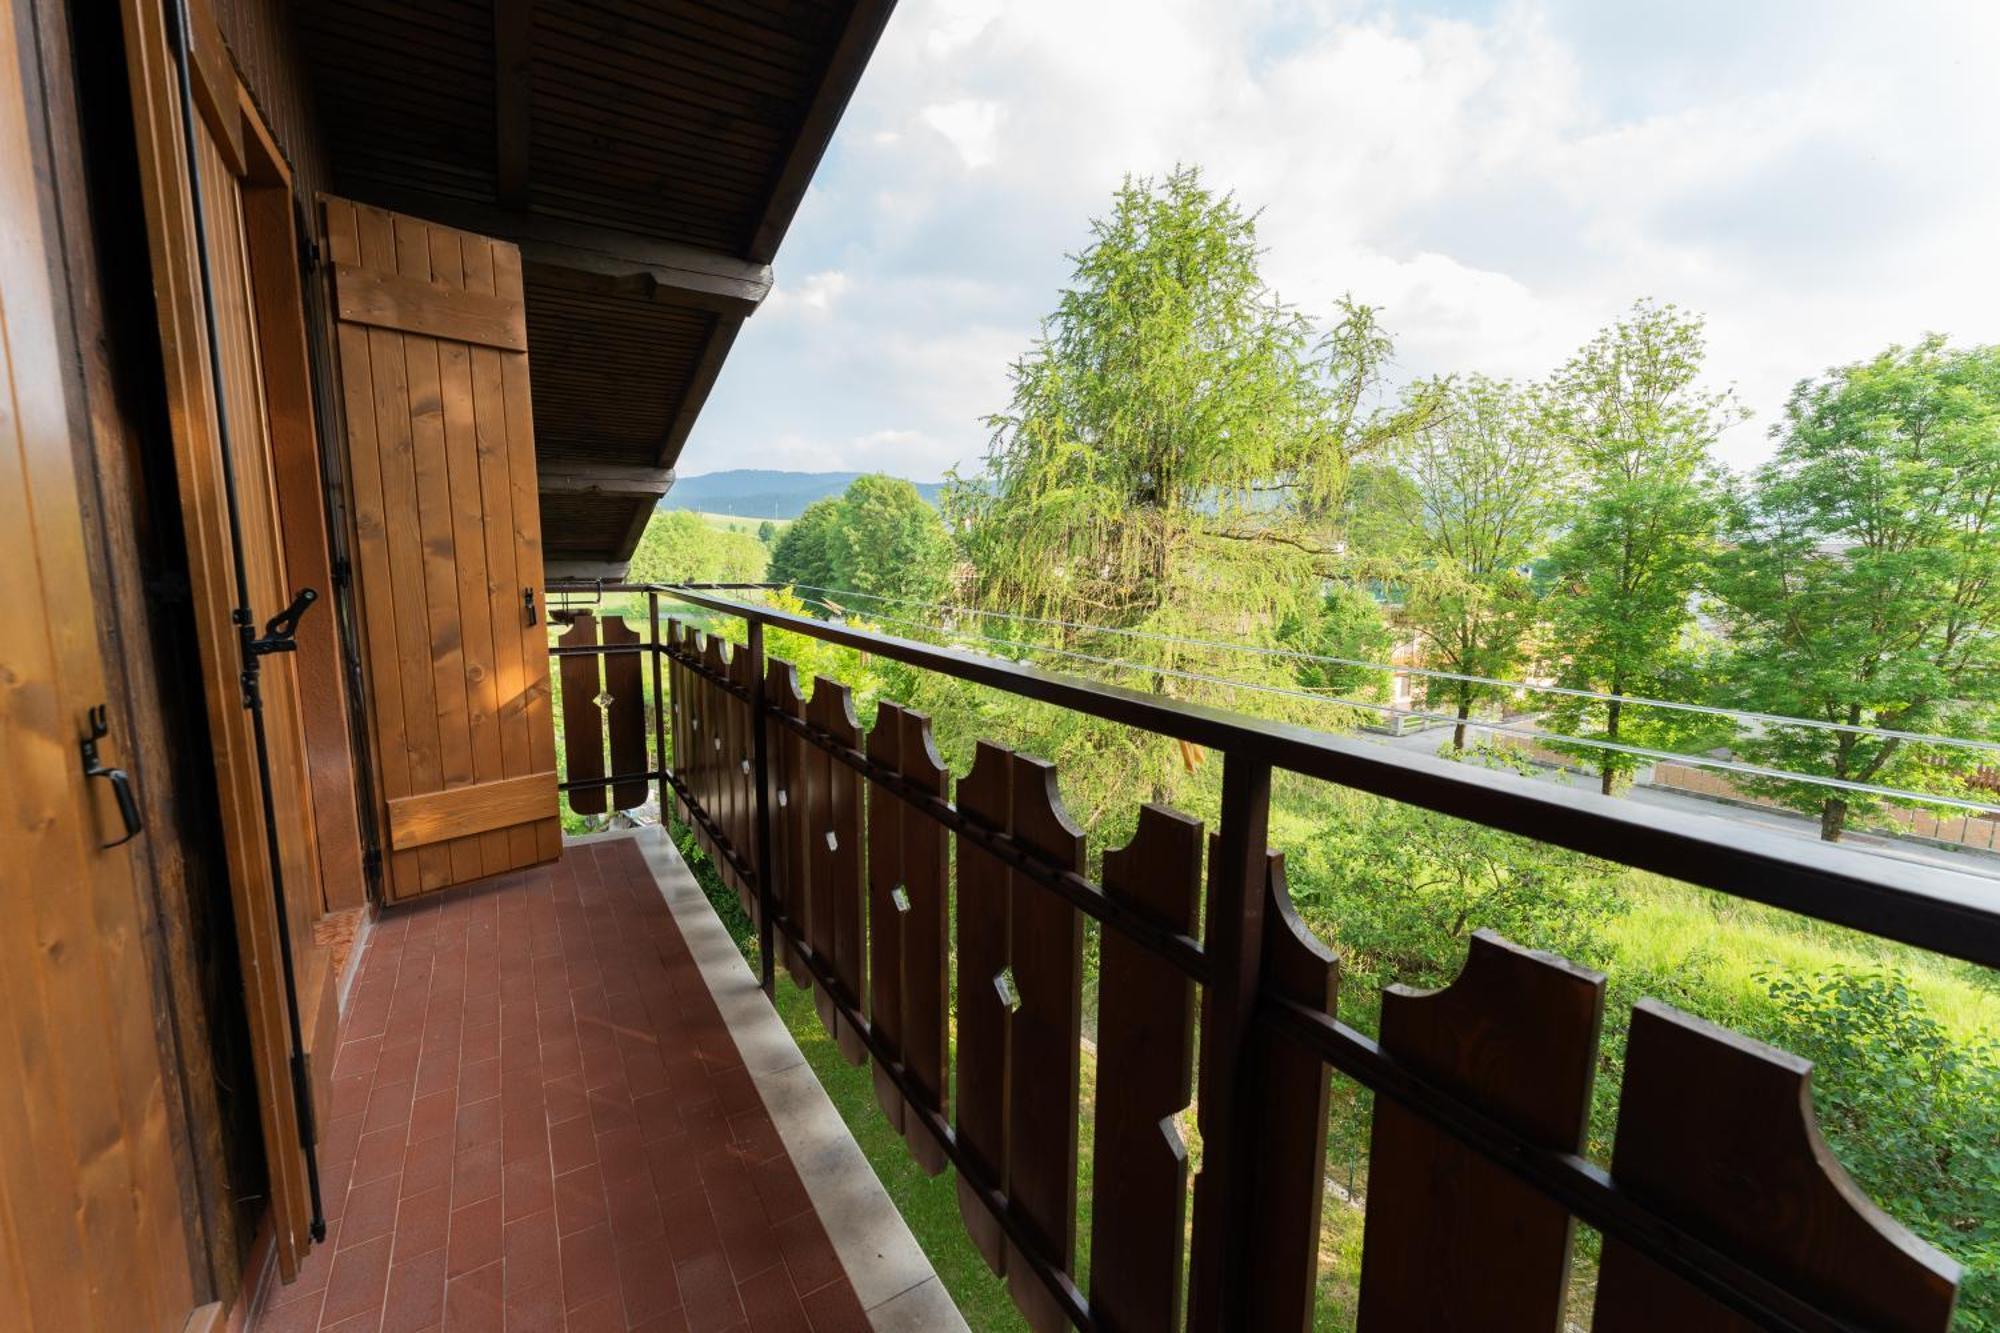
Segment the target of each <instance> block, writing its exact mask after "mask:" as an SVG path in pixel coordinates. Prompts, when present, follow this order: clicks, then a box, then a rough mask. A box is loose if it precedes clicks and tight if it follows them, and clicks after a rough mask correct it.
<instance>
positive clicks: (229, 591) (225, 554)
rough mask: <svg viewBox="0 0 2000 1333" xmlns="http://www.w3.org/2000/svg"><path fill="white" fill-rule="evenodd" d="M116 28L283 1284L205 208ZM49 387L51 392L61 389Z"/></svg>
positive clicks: (287, 1202)
mask: <svg viewBox="0 0 2000 1333" xmlns="http://www.w3.org/2000/svg"><path fill="white" fill-rule="evenodd" d="M120 17H121V20H122V23H123V27H124V33H123V36H124V49H125V53H126V68H127V72H128V76H129V79H130V84H131V92H132V109H133V127H134V131H135V138H136V146H137V155H136V160H137V166H138V172H139V182H140V188H141V196H142V200H143V207H144V212H145V223H146V238H147V251H148V259H149V261H150V267H151V274H152V292H153V296H154V301H155V307H156V311H157V316H158V327H159V334H160V346H161V351H162V364H163V369H164V372H165V374H164V387H165V396H166V408H167V413H168V417H169V420H170V422H171V424H172V428H173V430H172V440H171V447H172V450H173V459H174V471H175V482H176V489H177V491H178V499H179V502H180V510H181V519H182V536H183V539H184V540H185V541H186V543H187V551H188V569H189V582H190V592H191V613H192V618H193V622H194V628H195V634H196V640H197V644H198V649H199V671H200V675H199V680H200V695H201V699H202V704H203V707H204V709H205V712H206V717H207V722H208V726H209V729H210V733H211V736H212V739H213V742H214V743H213V749H212V753H213V756H214V759H215V767H216V787H217V795H218V800H219V805H220V813H221V823H222V828H223V845H224V851H225V855H226V860H227V869H228V884H229V897H230V908H231V912H232V914H233V915H234V917H235V920H236V926H237V931H236V938H237V946H238V961H239V963H240V964H241V967H242V972H243V976H244V978H245V980H246V985H245V994H246V1010H247V1016H248V1027H249V1039H250V1047H251V1057H252V1063H253V1065H254V1066H255V1069H256V1074H257V1087H256V1093H255V1098H256V1105H257V1111H258V1115H259V1119H260V1128H261V1130H262V1133H263V1138H264V1141H265V1142H266V1143H267V1144H272V1145H278V1146H276V1147H274V1148H273V1149H272V1151H271V1153H270V1154H269V1156H270V1158H271V1159H272V1161H271V1165H272V1174H271V1181H270V1188H271V1193H272V1196H273V1200H274V1206H273V1209H272V1215H273V1220H274V1226H273V1231H274V1233H275V1235H276V1239H277V1251H278V1269H279V1272H280V1274H281V1275H283V1276H290V1275H292V1274H294V1273H296V1272H297V1268H298V1262H299V1259H300V1257H301V1255H302V1254H303V1253H304V1251H305V1248H306V1246H307V1245H308V1243H309V1242H308V1239H307V1237H306V1234H305V1230H304V1220H305V1199H304V1182H303V1174H304V1158H303V1155H302V1154H300V1153H296V1152H291V1151H287V1150H286V1148H285V1145H290V1144H295V1143H297V1142H298V1125H297V1121H296V1119H295V1117H294V1113H293V1109H292V1106H291V1098H290V1095H289V1079H288V1078H287V1077H286V1073H285V1066H286V1062H287V1060H288V1058H289V1055H290V1050H289V1043H288V1040H287V1037H286V1034H285V1027H284V1013H283V1003H282V1000H281V998H280V996H279V994H278V989H277V985H276V977H277V975H278V971H279V958H278V951H277V947H276V931H277V923H278V920H279V917H278V915H277V913H276V911H275V910H274V907H273V898H274V896H275V894H274V888H275V886H274V885H273V883H272V879H271V871H270V866H269V862H268V860H267V859H266V852H265V843H264V810H263V808H262V801H261V796H260V794H259V786H258V781H257V769H256V765H255V761H254V745H253V741H252V738H251V736H250V728H249V719H248V717H247V715H246V713H245V712H244V709H243V707H242V699H241V686H240V681H239V673H240V671H241V650H240V646H239V641H238V636H237V633H236V627H235V626H234V625H233V624H232V623H231V619H230V612H231V609H232V608H233V607H234V606H236V605H237V604H238V600H239V599H238V595H237V590H236V588H235V577H234V570H233V558H232V554H231V551H230V535H229V531H230V529H229V523H228V516H227V510H228V504H227V499H226V492H225V490H224V487H223V475H222V468H221V460H222V455H221V452H220V450H219V449H218V448H217V447H216V441H217V434H216V409H217V404H216V402H215V400H214V397H213V396H212V394H211V392H210V375H209V363H208V359H207V358H208V355H209V346H208V338H207V331H206V328H205V327H204V320H203V317H202V304H203V301H204V296H203V291H202V286H203V284H202V281H201V277H200V273H199V268H198V262H197V261H198V258H199V256H198V253H197V251H196V249H195V245H194V236H193V228H194V209H195V208H196V207H198V206H199V201H197V200H195V199H194V198H193V197H192V192H191V191H190V190H189V188H188V176H187V171H188V164H187V162H186V160H185V158H184V156H183V151H182V142H181V132H180V122H179V119H178V112H177V108H178V105H179V92H178V86H177V82H178V65H177V62H176V60H175V58H174V54H173V42H172V40H171V39H170V38H169V36H168V34H167V32H166V27H165V19H164V13H163V11H161V10H160V9H159V8H158V7H156V6H147V5H141V4H138V3H136V0H131V2H128V3H125V4H122V5H121V6H120ZM9 160H12V159H11V158H10V159H9ZM28 211H29V212H32V209H30V210H28ZM10 215H11V213H10ZM6 235H7V236H8V237H9V238H15V237H17V236H18V232H17V231H12V230H10V231H7V232H6ZM50 378H51V382H55V380H56V377H54V376H51V377H50ZM114 1326H115V1325H114Z"/></svg>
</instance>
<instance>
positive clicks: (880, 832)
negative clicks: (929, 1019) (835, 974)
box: [868, 699, 920, 1134]
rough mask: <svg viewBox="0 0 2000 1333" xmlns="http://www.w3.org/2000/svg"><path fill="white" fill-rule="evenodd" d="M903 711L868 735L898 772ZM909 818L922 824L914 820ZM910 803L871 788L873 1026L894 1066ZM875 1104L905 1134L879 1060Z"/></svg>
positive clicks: (901, 1057)
mask: <svg viewBox="0 0 2000 1333" xmlns="http://www.w3.org/2000/svg"><path fill="white" fill-rule="evenodd" d="M903 722H904V716H903V710H902V709H901V708H900V707H898V706H897V705H895V704H893V703H891V702H889V701H888V700H887V699H883V700H880V701H879V702H878V703H877V704H876V705H875V725H874V726H873V727H870V728H869V729H868V757H869V758H870V759H872V760H874V761H875V762H876V763H878V764H881V765H882V766H883V767H885V768H887V769H889V770H890V771H892V772H894V771H897V770H898V769H899V768H900V767H901V763H902V757H903ZM907 817H908V818H912V819H914V818H920V816H916V815H909V816H907ZM905 818H906V814H905V808H904V803H903V802H902V800H900V799H899V798H897V797H896V796H894V795H892V794H891V793H890V792H889V790H888V789H887V788H886V787H883V786H882V785H880V784H879V783H874V782H871V783H869V784H868V920H869V923H870V929H869V931H868V1023H869V1027H870V1028H871V1029H872V1030H873V1031H874V1033H875V1039H876V1042H877V1043H878V1045H879V1047H880V1048H881V1050H882V1052H883V1053H885V1054H886V1055H887V1056H888V1057H889V1058H890V1059H891V1060H893V1061H894V1062H895V1063H897V1064H899V1065H900V1064H904V1063H906V1057H905V1053H904V1049H903V914H904V912H905V910H907V908H908V905H909V893H908V891H907V890H905V889H904V887H903V823H904V820H905ZM874 1074H875V1101H876V1104H877V1105H879V1106H880V1107H881V1108H882V1114H884V1115H886V1116H887V1117H888V1118H889V1123H890V1124H891V1125H894V1126H895V1127H896V1132H897V1133H899V1134H901V1133H904V1132H905V1128H904V1117H903V1094H902V1092H901V1091H900V1090H899V1089H898V1088H897V1086H896V1082H895V1080H894V1079H893V1078H891V1077H890V1076H889V1072H888V1070H887V1069H885V1068H884V1067H883V1066H882V1065H881V1063H880V1061H879V1060H878V1061H877V1062H876V1064H875V1068H874Z"/></svg>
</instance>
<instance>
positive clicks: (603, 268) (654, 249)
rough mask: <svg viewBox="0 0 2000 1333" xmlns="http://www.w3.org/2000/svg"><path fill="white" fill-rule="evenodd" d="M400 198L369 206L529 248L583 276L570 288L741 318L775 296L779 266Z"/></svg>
mask: <svg viewBox="0 0 2000 1333" xmlns="http://www.w3.org/2000/svg"><path fill="white" fill-rule="evenodd" d="M393 193H394V197H390V198H384V197H381V195H382V192H381V191H376V192H375V195H374V196H373V197H371V198H370V199H369V201H368V202H370V203H375V204H380V205H381V206H382V207H384V208H388V209H393V210H394V211H396V212H399V213H409V214H412V215H414V216H416V217H421V218H428V219H430V220H431V221H433V222H441V223H443V224H445V225H446V226H448V227H457V228H459V229H461V230H463V231H470V232H477V233H478V234H479V235H481V236H493V237H497V238H499V239H500V240H503V241H512V242H514V243H515V244H516V245H519V246H520V247H521V261H522V263H524V264H526V265H528V266H530V267H540V268H541V269H543V270H544V271H545V272H551V271H562V272H565V273H568V274H575V275H577V277H576V278H575V279H570V280H566V281H565V285H567V286H571V287H579V286H582V287H595V288H598V289H600V290H627V291H630V290H638V291H644V292H646V293H647V294H648V295H649V296H651V298H652V299H653V300H656V301H660V302H662V303H664V304H669V305H687V306H693V307H695V308H697V309H702V310H708V311H711V312H713V313H715V314H718V315H722V316H725V317H727V318H730V319H739V320H740V319H745V318H748V317H749V316H750V315H751V314H753V313H754V312H755V311H756V309H757V307H758V306H759V305H760V304H762V303H763V300H764V297H765V296H766V295H768V294H769V293H770V290H771V266H770V265H769V264H766V263H763V262H760V261H754V260H748V259H738V258H737V257H735V256H734V255H727V254H722V253H720V252H718V251H715V250H704V249H701V248H700V247H698V246H692V245H679V244H676V243H675V242H672V241H659V240H654V239H652V238H650V237H646V236H640V235H638V234H636V233H633V232H629V231H620V230H618V229H617V228H615V227H599V226H593V225H590V224H588V223H581V222H568V221H565V220H563V219H561V218H550V217H542V216H540V215H539V214H535V213H529V212H526V211H524V210H520V209H511V208H495V207H492V206H491V205H487V204H477V203H471V202H468V201H466V200H462V199H451V198H447V197H445V196H443V195H433V194H415V193H410V192H402V191H397V192H393Z"/></svg>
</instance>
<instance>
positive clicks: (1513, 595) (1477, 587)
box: [1402, 375, 1563, 750]
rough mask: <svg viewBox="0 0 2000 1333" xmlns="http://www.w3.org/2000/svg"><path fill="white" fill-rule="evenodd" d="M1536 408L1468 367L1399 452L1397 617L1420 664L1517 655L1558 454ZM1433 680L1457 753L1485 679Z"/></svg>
mask: <svg viewBox="0 0 2000 1333" xmlns="http://www.w3.org/2000/svg"><path fill="white" fill-rule="evenodd" d="M1538 416H1539V409H1538V407H1537V405H1536V403H1535V400H1534V397H1533V395H1531V394H1530V393H1528V392H1526V391H1524V390H1522V389H1520V388H1518V387H1516V386H1515V385H1513V384H1512V383H1509V382H1507V381H1504V380H1489V379H1486V378H1484V377H1483V376H1477V375H1475V376H1473V377H1471V378H1470V379H1467V380H1464V381H1462V382H1459V383H1456V384H1454V385H1452V386H1451V389H1450V392H1449V395H1448V397H1447V398H1446V400H1445V405H1444V409H1443V411H1442V413H1441V414H1440V415H1438V416H1437V417H1436V418H1435V419H1434V420H1431V421H1429V422H1427V423H1426V424H1425V425H1424V426H1423V427H1422V428H1421V429H1419V430H1417V431H1415V432H1414V433H1413V434H1412V435H1411V436H1410V437H1409V440H1408V442H1407V443H1406V445H1405V446H1404V448H1403V450H1402V462H1403V465H1404V468H1405V470H1406V471H1407V473H1408V475H1409V478H1410V481H1411V483H1412V487H1413V489H1412V491H1411V492H1410V493H1409V497H1408V503H1409V504H1410V506H1411V509H1410V512H1409V513H1408V516H1407V522H1408V524H1409V525H1410V527H1411V528H1412V529H1413V530H1414V531H1415V532H1416V534H1417V537H1418V540H1417V543H1416V546H1415V549H1414V552H1413V554H1412V557H1411V559H1410V561H1409V563H1408V566H1407V568H1408V573H1407V579H1408V588H1409V591H1408V596H1407V598H1406V600H1405V602H1404V612H1403V613H1404V616H1405V618H1406V620H1407V621H1408V623H1409V625H1410V627H1411V629H1413V630H1414V631H1415V633H1416V635H1417V638H1418V640H1419V641H1420V642H1421V643H1422V645H1423V647H1424V653H1425V658H1426V665H1428V666H1431V667H1433V668H1437V669H1440V670H1444V671H1448V672H1453V673H1457V674H1460V675H1467V676H1485V677H1506V676H1507V675H1508V674H1509V673H1510V672H1512V671H1513V670H1514V669H1515V668H1516V667H1517V666H1519V664H1520V663H1521V661H1522V660H1523V658H1524V657H1525V656H1526V653H1527V639H1528V633H1529V631H1530V629H1531V628H1532V627H1533V625H1534V622H1535V612H1536V604H1535V590H1534V583H1533V579H1532V578H1531V576H1530V573H1529V566H1530V563H1531V562H1532V561H1533V560H1534V559H1535V558H1536V556H1538V555H1539V554H1541V553H1542V551H1543V550H1544V549H1546V547H1547V545H1548V542H1549V539H1550V536H1551V534H1552V532H1553V530H1554V528H1555V525H1556V522H1557V521H1558V519H1559V517H1560V514H1561V499H1562V496H1561V483H1562V477H1561V464H1562V457H1563V451H1562V448H1561V446H1560V444H1558V443H1557V442H1556V441H1555V440H1554V439H1552V438H1551V437H1550V435H1549V434H1548V432H1546V431H1544V430H1542V429H1541V428H1540V422H1539V421H1538V419H1537V418H1538ZM1433 688H1435V689H1438V690H1440V691H1441V692H1442V693H1443V694H1444V695H1445V697H1446V698H1447V699H1448V700H1449V701H1450V702H1452V703H1453V704H1454V705H1455V706H1456V708H1457V712H1458V719H1459V720H1458V725H1457V726H1456V727H1454V728H1453V730H1452V745H1453V747H1454V748H1456V749H1458V750H1463V749H1464V748H1465V730H1466V728H1465V719H1467V718H1468V717H1470V716H1471V715H1472V705H1473V704H1474V703H1475V702H1476V701H1478V700H1479V699H1480V698H1482V697H1485V696H1486V695H1488V694H1490V693H1491V692H1492V690H1493V687H1492V686H1485V685H1479V684H1477V683H1475V682H1473V681H1468V680H1457V681H1440V682H1436V683H1435V684H1434V686H1433Z"/></svg>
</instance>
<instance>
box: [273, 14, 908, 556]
mask: <svg viewBox="0 0 2000 1333" xmlns="http://www.w3.org/2000/svg"><path fill="white" fill-rule="evenodd" d="M892 9H893V0H761V2H760V3H729V2H727V0H712V2H711V0H623V2H621V3H610V4H598V3H585V2H584V0H491V2H490V3H486V4H480V3H477V0H471V2H461V3H442V2H441V3H435V4H428V5H423V6H396V5H388V4H383V3H374V2H373V0H370V2H368V3H362V4H350V3H344V2H343V0H301V3H300V6H299V9H298V28H299V44H300V47H301V49H302V52H303V55H304V60H305V64H306V67H307V71H308V74H309V77H310V78H311V80H312V82H313V92H314V96H315V100H316V102H317V106H318V111H319V120H320V125H321V128H322V136H323V138H324V141H325V144H326V149H327V156H328V159H329V166H330V171H331V174H332V181H331V184H332V188H333V189H334V190H336V191H337V192H339V193H342V194H345V195H348V196H351V197H353V198H356V199H359V200H363V201H366V202H369V203H375V204H379V205H382V206H383V207H387V208H391V209H395V210H397V211H400V212H405V213H411V214H415V215H418V216H422V217H427V218H431V219H434V220H436V221H439V222H444V223H448V224H450V225H453V226H457V227H461V228H464V229H466V230H469V231H476V232H480V233H483V234H485V235H489V236H496V237H500V238H503V239H506V240H511V241H514V242H515V243H517V244H519V245H520V246H521V251H522V258H523V261H524V269H525V278H526V284H525V285H526V304H527V322H528V327H527V336H528V341H529V345H530V349H531V355H530V368H531V377H532V380H533V397H534V404H535V435H536V441H537V444H536V454H537V461H538V465H539V470H540V474H541V477H542V484H541V501H542V531H543V541H544V550H545V554H546V556H547V558H548V560H549V563H550V566H551V570H552V572H554V573H557V574H560V573H562V572H565V571H566V570H570V569H578V570H580V569H583V568H586V567H587V568H591V569H597V570H602V569H615V568H617V567H619V566H621V565H622V564H623V562H624V561H626V560H627V559H629V558H630V556H631V553H632V550H633V548H634V547H635V546H636V545H637V542H638V538H639V534H640V533H641V532H642V531H643V530H644V527H645V520H646V518H647V517H648V516H649V515H650V513H651V511H652V507H653V506H654V504H655V503H656V502H657V500H658V498H659V496H660V495H661V494H664V490H665V487H666V486H667V485H669V484H671V477H672V469H673V467H674V465H675V463H676V461H677V460H678V458H679V456H680V452H681V449H682V447H683V446H684V445H685V443H686V441H687V439H688V437H689V434H690V433H691V432H692V430H693V428H694V425H695V421H696V419H697V417H698V416H699V414H700V411H701V408H702V405H703V404H704V403H705V402H706V400H707V397H708V394H709V391H710V390H711V389H712V388H713V386H714V384H715V382H716V377H717V376H718V375H719V374H720V372H721V369H722V366H723V364H724V361H725V359H726V357H727V355H728V352H729V348H730V346H731V345H732V344H733V342H734V341H735V338H736V334H737V332H738V330H739V329H740V328H741V327H742V324H743V321H744V320H745V319H747V318H749V317H750V315H752V314H753V313H755V311H756V309H757V307H758V305H759V304H760V303H761V302H762V300H763V298H764V296H765V295H766V294H767V293H768V292H769V291H770V287H771V270H770V267H769V266H770V263H771V261H772V259H773V257H774V256H775V255H776V253H777V250H778V246H779V244H780V242H781V241H782V240H783V238H784V235H785V232H786V231H787V229H788V228H789V227H790V225H791V221H792V218H793V216H794V215H795V214H796V212H797V210H798V207H799V204H800V202H801V200H802V199H803V198H804V195H805V191H806V187H807V185H808V183H809V182H810V181H811V178H812V174H813V172H814V171H815V170H816V169H817V167H818V165H819V162H820V160H821V158H822V157H823V156H824V154H825V151H826V147H827V144H828V143H829V142H830V140H831V138H832V135H833V131H834V129H835V127H836V126H837V125H838V123H839V120H840V116H841V113H842V112H843V111H844V110H845V109H846V106H847V103H848V100H849V98H850V97H851V96H852V94H853V92H854V88H855V85H856V84H857V82H858V81H859V79H860V77H861V72H862V70H863V69H864V68H865V67H866V65H867V61H868V57H869V56H870V54H871V53H872V52H873V51H874V48H875V44H876V41H877V40H878V39H879V38H880V36H881V33H882V30H883V27H884V25H885V24H886V23H887V21H888V17H889V14H890V12H891V10H892Z"/></svg>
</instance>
